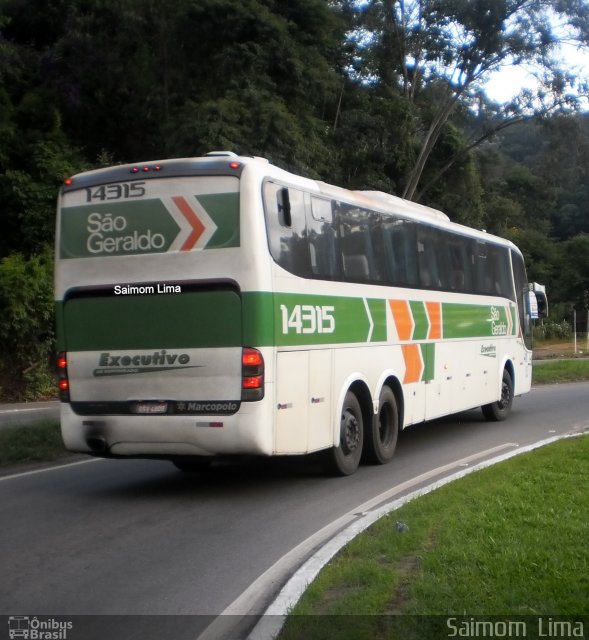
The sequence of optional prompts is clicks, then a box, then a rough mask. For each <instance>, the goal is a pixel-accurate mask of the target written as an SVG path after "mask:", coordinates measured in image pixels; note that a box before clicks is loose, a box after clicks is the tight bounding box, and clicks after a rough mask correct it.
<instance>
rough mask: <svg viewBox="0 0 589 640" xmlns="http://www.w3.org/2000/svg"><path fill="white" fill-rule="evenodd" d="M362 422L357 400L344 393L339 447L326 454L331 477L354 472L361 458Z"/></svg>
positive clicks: (353, 396)
mask: <svg viewBox="0 0 589 640" xmlns="http://www.w3.org/2000/svg"><path fill="white" fill-rule="evenodd" d="M363 442H364V420H363V419H362V409H361V407H360V403H359V402H358V398H356V395H355V394H354V393H353V392H352V391H348V392H347V393H346V397H345V399H344V404H343V406H342V413H341V420H340V442H339V446H337V447H333V448H332V449H330V450H329V451H327V452H326V468H327V471H328V472H329V473H330V474H331V475H336V476H349V475H351V474H352V473H354V472H355V471H356V469H357V468H358V465H359V464H360V458H361V457H362V445H363Z"/></svg>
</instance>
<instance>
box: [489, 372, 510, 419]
mask: <svg viewBox="0 0 589 640" xmlns="http://www.w3.org/2000/svg"><path fill="white" fill-rule="evenodd" d="M512 404H513V380H512V379H511V375H510V374H509V371H507V369H504V370H503V380H502V381H501V399H500V400H497V402H491V403H490V404H485V405H483V407H482V409H483V415H484V416H485V418H486V419H487V420H490V421H491V422H500V421H501V420H505V419H506V418H507V416H508V415H509V413H510V411H511V405H512Z"/></svg>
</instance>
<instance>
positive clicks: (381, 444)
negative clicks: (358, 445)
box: [365, 387, 399, 464]
mask: <svg viewBox="0 0 589 640" xmlns="http://www.w3.org/2000/svg"><path fill="white" fill-rule="evenodd" d="M398 436H399V411H398V410H397V399H396V398H395V394H394V393H393V391H392V389H391V388H390V387H383V389H382V391H381V392H380V398H379V400H378V414H377V415H375V416H374V418H373V419H372V425H371V426H370V428H369V429H367V430H366V451H365V456H366V461H367V462H370V463H372V464H386V463H387V462H389V460H390V459H391V458H392V457H393V454H394V453H395V449H396V447H397V438H398Z"/></svg>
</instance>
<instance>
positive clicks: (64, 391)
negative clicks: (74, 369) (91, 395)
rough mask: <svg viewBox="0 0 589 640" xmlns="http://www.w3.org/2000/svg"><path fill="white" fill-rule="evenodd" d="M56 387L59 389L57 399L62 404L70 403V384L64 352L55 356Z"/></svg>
mask: <svg viewBox="0 0 589 640" xmlns="http://www.w3.org/2000/svg"><path fill="white" fill-rule="evenodd" d="M57 375H58V381H57V386H58V388H59V399H60V400H61V401H62V402H69V401H70V382H69V380H68V375H67V354H66V353H65V351H62V352H61V353H58V354H57Z"/></svg>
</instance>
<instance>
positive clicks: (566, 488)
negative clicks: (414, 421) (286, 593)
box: [280, 437, 589, 640]
mask: <svg viewBox="0 0 589 640" xmlns="http://www.w3.org/2000/svg"><path fill="white" fill-rule="evenodd" d="M393 464H394V463H393ZM588 486H589V437H578V438H571V439H566V440H562V441H559V442H557V443H555V444H553V445H550V446H546V447H544V448H542V449H538V450H536V451H534V452H532V453H528V454H524V455H522V456H517V457H516V458H514V459H512V460H509V461H506V462H503V463H500V464H498V465H495V466H493V467H490V468H487V469H484V470H481V471H478V472H476V473H474V474H472V475H469V476H467V477H465V478H463V479H461V480H459V481H456V482H453V483H450V484H449V485H446V486H444V487H442V488H440V489H438V490H437V491H435V492H433V493H431V494H428V495H426V496H423V497H421V498H419V499H416V500H414V501H412V502H410V503H408V504H406V505H404V506H403V507H402V508H400V509H399V510H397V511H395V512H393V513H391V514H389V515H388V516H386V517H384V518H382V519H381V520H379V521H378V522H377V523H375V524H374V525H373V526H372V527H370V528H369V529H368V530H366V532H364V533H363V534H361V535H360V536H358V537H357V538H356V539H354V540H353V541H352V542H351V543H350V544H349V545H347V546H346V547H345V548H344V549H343V550H342V551H341V552H340V553H339V554H338V556H336V558H335V559H334V560H333V561H332V562H331V563H330V564H328V565H327V567H326V568H325V569H324V570H323V571H322V572H321V573H320V574H319V576H318V577H317V579H316V580H315V581H314V582H313V583H312V584H311V585H310V587H309V588H308V590H307V592H306V593H305V595H304V596H303V598H302V599H301V601H300V602H299V603H298V604H297V606H296V607H295V609H294V611H293V615H291V616H289V618H288V620H287V624H286V626H285V628H284V629H283V631H282V634H281V635H280V638H281V639H282V640H294V639H295V638H303V637H304V638H306V639H307V640H315V639H319V638H321V639H328V638H338V640H347V639H350V640H352V638H354V639H356V638H364V637H366V638H376V639H378V638H389V637H390V638H392V637H403V638H420V637H438V634H437V633H436V634H435V635H431V636H430V635H429V632H428V631H427V630H424V628H423V624H425V622H424V619H423V618H420V620H419V621H418V622H419V624H418V625H417V628H415V620H416V618H415V616H443V618H442V622H440V620H436V619H435V618H432V620H433V622H432V624H434V623H437V624H438V631H439V625H440V624H441V625H442V626H443V627H444V630H445V633H444V634H443V635H442V636H440V637H449V635H450V634H449V630H448V629H447V628H446V627H445V625H446V620H447V617H448V616H452V615H455V616H514V617H520V616H532V617H535V618H533V619H535V620H537V618H538V616H551V615H561V616H580V615H587V614H589V546H588V544H587V540H589V519H588V515H589V491H588V490H587V487H588ZM397 521H402V522H404V523H406V524H407V525H408V527H409V530H408V531H406V532H403V533H400V532H399V531H397V527H396V522H397ZM350 614H353V615H350ZM395 614H405V615H401V616H398V615H395ZM544 622H545V626H546V625H548V624H550V619H549V618H545V619H544ZM420 625H421V626H420ZM392 629H394V633H393V631H392ZM430 631H432V633H433V630H430ZM535 631H536V633H535V634H534V633H533V632H532V630H531V629H528V635H527V637H538V634H539V635H540V636H541V633H539V631H538V629H537V625H536V629H535ZM400 632H402V636H400V635H399V633H400ZM424 634H425V635H424Z"/></svg>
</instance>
